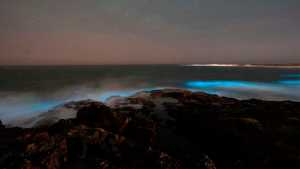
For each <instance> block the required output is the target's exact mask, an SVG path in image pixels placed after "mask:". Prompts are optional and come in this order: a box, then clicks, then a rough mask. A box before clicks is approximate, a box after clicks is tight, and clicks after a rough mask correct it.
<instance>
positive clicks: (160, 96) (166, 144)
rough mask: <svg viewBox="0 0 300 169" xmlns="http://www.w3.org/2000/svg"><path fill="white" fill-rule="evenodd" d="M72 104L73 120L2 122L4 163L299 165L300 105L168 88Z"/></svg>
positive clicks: (137, 168)
mask: <svg viewBox="0 0 300 169" xmlns="http://www.w3.org/2000/svg"><path fill="white" fill-rule="evenodd" d="M65 107H66V108H72V109H74V110H76V111H75V112H74V113H75V114H74V117H71V118H66V119H56V118H53V116H51V113H50V114H48V116H45V117H44V120H42V121H40V122H39V125H37V126H36V127H34V128H17V127H15V128H6V127H5V126H3V125H2V124H0V145H1V146H0V159H2V160H1V161H0V168H36V167H37V168H49V169H50V168H51V169H52V168H76V167H77V168H78V167H79V166H80V167H81V168H105V166H106V168H107V167H109V168H115V169H118V168H133V169H144V168H145V169H146V168H162V169H184V168H199V169H216V168H236V167H238V168H240V169H243V168H245V169H246V168H257V169H260V168H261V169H263V168H275V169H276V168H278V169H279V168H295V167H296V168H297V167H299V166H300V160H299V158H298V157H299V155H300V148H299V147H300V145H299V142H298V141H297V140H298V139H300V133H299V130H298V128H299V127H300V113H299V112H300V102H291V101H263V100H257V99H250V100H238V99H233V98H228V97H221V96H217V95H212V94H206V93H202V92H191V91H187V90H183V89H161V90H152V91H146V92H140V93H138V94H136V95H133V96H131V97H114V98H111V99H110V100H109V101H108V102H107V103H106V104H103V103H101V102H97V101H93V100H84V101H79V102H70V103H69V104H65ZM51 117H52V119H51ZM279 143H280V144H279ZM16 145H17V146H16ZM237 165H238V166H237ZM80 167H79V168H80Z"/></svg>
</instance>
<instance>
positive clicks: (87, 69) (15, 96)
mask: <svg viewBox="0 0 300 169" xmlns="http://www.w3.org/2000/svg"><path fill="white" fill-rule="evenodd" d="M164 87H177V88H186V89H190V90H194V91H203V92H208V93H212V94H218V95H223V96H229V97H234V98H239V99H249V98H258V99H267V100H293V101H300V69H297V68H291V69H280V68H258V67H222V66H218V67H213V66H212V67H202V66H181V65H147V66H146V65H139V66H23V67H22V66H10V67H8V66H6V67H5V66H2V67H0V119H1V120H3V121H4V122H5V123H9V122H10V121H15V120H16V119H19V118H25V117H32V116H36V115H38V114H40V113H41V112H45V111H47V110H49V109H51V108H53V107H55V106H57V105H60V104H63V103H64V102H67V101H73V100H81V99H95V100H100V101H105V100H106V99H107V98H109V97H111V96H129V95H132V94H134V93H135V92H137V91H140V90H151V89H156V88H164Z"/></svg>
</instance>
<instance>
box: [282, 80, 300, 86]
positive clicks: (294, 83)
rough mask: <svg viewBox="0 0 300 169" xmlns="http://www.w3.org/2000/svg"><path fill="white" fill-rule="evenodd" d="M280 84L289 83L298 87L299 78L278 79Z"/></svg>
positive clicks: (299, 84)
mask: <svg viewBox="0 0 300 169" xmlns="http://www.w3.org/2000/svg"><path fill="white" fill-rule="evenodd" d="M279 83H280V84H284V85H291V86H294V87H300V80H280V81H279Z"/></svg>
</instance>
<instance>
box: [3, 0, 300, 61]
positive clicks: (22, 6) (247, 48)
mask: <svg viewBox="0 0 300 169" xmlns="http://www.w3.org/2000/svg"><path fill="white" fill-rule="evenodd" d="M155 63H160V64H166V63H170V64H174V63H175V64H187V63H261V64H271V63H277V64H278V63H279V64H283V63H300V1H299V0H243V1H241V0H72V1H71V0H1V1H0V64H1V65H45V64H47V65H48V64H60V65H61V64H62V65H65V64H71V65H77V64H79V65H84V64H155Z"/></svg>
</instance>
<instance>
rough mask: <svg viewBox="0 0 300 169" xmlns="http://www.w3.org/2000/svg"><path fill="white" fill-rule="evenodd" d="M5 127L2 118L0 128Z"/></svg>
mask: <svg viewBox="0 0 300 169" xmlns="http://www.w3.org/2000/svg"><path fill="white" fill-rule="evenodd" d="M1 128H5V126H4V125H3V124H2V121H1V120H0V129H1Z"/></svg>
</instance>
